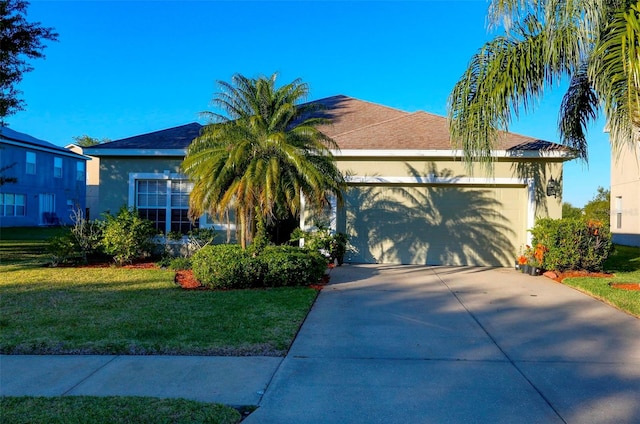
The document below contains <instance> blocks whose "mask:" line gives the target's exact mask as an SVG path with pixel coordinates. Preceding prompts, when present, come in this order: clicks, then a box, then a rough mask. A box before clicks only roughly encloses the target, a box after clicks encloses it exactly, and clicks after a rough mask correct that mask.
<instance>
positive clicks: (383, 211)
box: [339, 185, 526, 265]
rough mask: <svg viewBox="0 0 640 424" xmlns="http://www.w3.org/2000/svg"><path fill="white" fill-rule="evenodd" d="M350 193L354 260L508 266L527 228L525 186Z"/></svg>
mask: <svg viewBox="0 0 640 424" xmlns="http://www.w3.org/2000/svg"><path fill="white" fill-rule="evenodd" d="M346 197H347V199H346V203H345V210H344V214H343V215H342V216H343V220H344V223H343V226H344V228H345V229H346V230H347V232H348V233H349V235H350V241H351V244H352V245H354V246H355V247H356V249H357V252H352V253H351V254H350V255H348V256H347V260H348V261H351V262H365V263H376V262H377V263H404V264H429V265H508V264H511V263H512V261H513V258H514V255H515V251H516V246H518V245H519V244H520V243H521V242H522V240H524V234H525V231H526V229H525V228H524V227H525V224H524V222H525V216H524V214H523V212H522V211H523V210H525V211H526V189H525V188H524V187H509V188H491V187H487V188H482V187H458V186H456V187H452V186H404V187H398V186H377V185H376V186H373V185H371V186H354V187H351V188H350V190H349V191H348V193H347V196H346ZM339 229H340V228H339Z"/></svg>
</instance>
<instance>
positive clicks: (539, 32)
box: [448, 0, 640, 164]
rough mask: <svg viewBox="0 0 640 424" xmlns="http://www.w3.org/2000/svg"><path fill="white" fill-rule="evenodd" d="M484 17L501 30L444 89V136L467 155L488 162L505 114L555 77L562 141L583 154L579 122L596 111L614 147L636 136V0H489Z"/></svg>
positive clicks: (639, 69)
mask: <svg viewBox="0 0 640 424" xmlns="http://www.w3.org/2000/svg"><path fill="white" fill-rule="evenodd" d="M489 21H490V23H491V25H492V26H494V27H496V26H502V28H503V29H504V33H503V35H500V36H498V37H496V38H495V39H494V40H492V41H489V42H487V43H486V44H485V45H484V46H483V47H482V48H480V50H479V51H478V52H477V53H476V54H475V55H474V56H473V58H472V59H471V62H470V64H469V68H468V69H467V70H466V71H465V72H464V74H463V75H462V77H461V78H460V80H459V81H458V82H457V84H456V85H455V87H454V89H453V91H452V93H451V95H450V97H449V104H448V115H449V129H450V133H451V138H452V141H453V143H454V145H456V146H457V147H460V148H462V149H463V150H464V152H465V159H466V160H467V162H468V163H470V162H472V161H475V160H478V161H480V162H483V163H485V164H490V163H491V150H493V149H494V147H495V146H496V144H497V142H498V141H499V137H500V134H501V133H502V131H507V130H508V126H509V124H510V123H511V120H512V117H513V116H515V117H516V118H517V117H518V114H519V112H520V111H521V110H523V109H524V110H527V109H529V108H531V107H532V106H533V105H534V103H535V101H536V100H538V99H539V98H540V97H541V96H542V95H543V92H544V89H549V88H551V87H552V86H553V85H557V83H558V82H560V81H562V80H563V79H568V80H569V86H568V90H567V92H566V93H565V95H564V98H563V101H562V105H561V110H560V113H559V119H558V121H559V131H560V139H561V142H562V143H563V144H565V145H567V146H568V147H570V148H573V149H575V150H576V152H577V153H578V156H579V157H581V158H582V159H584V160H585V161H586V159H587V141H586V128H587V125H588V123H589V122H591V121H593V120H595V119H596V118H597V117H598V115H599V113H604V116H605V117H606V119H607V126H608V129H609V132H610V139H611V145H612V148H613V151H614V152H615V153H618V152H619V151H620V149H621V148H622V147H624V146H626V145H629V144H631V145H635V144H636V143H638V142H639V137H638V131H637V128H638V127H640V97H639V91H640V2H638V1H637V0H636V1H628V0H626V1H625V0H529V1H527V0H493V1H492V2H491V4H490V6H489Z"/></svg>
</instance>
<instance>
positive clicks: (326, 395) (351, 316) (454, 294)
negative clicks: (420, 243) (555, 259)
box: [244, 265, 640, 424]
mask: <svg viewBox="0 0 640 424" xmlns="http://www.w3.org/2000/svg"><path fill="white" fill-rule="evenodd" d="M331 282H332V284H330V285H329V286H327V287H326V288H325V289H324V290H323V291H322V292H321V293H320V296H319V298H318V300H317V302H316V303H315V305H314V307H313V309H312V311H311V313H310V315H309V316H308V318H307V320H306V322H305V323H304V325H303V326H302V328H301V331H300V333H299V335H298V337H297V338H296V340H295V342H294V344H293V346H292V348H291V351H290V352H289V355H288V356H287V357H286V358H285V359H284V360H283V362H282V364H281V365H280V367H279V368H278V370H277V371H276V373H275V374H274V376H273V378H272V380H271V382H270V384H269V386H268V388H267V390H266V393H265V395H264V397H263V398H262V400H261V402H260V407H259V408H258V410H256V411H255V412H254V413H253V414H251V415H250V416H249V417H248V418H247V420H246V421H244V422H245V423H247V424H250V423H279V424H281V423H446V422H453V423H461V422H464V423H476V422H477V423H564V422H566V423H640V320H638V319H636V318H634V317H632V316H630V315H627V314H625V313H623V312H620V311H618V310H616V309H615V308H612V307H610V306H608V305H605V304H603V303H602V302H599V301H597V300H594V299H592V298H590V297H588V296H586V295H583V294H581V293H579V292H577V291H575V290H573V289H571V288H568V287H566V286H563V285H561V284H558V283H555V282H554V281H552V280H549V279H547V278H545V277H530V276H526V275H522V274H519V273H517V272H515V271H513V270H510V269H484V268H460V267H457V268H448V267H422V266H392V265H389V266H380V265H345V266H343V267H340V268H336V269H334V270H333V271H332V275H331Z"/></svg>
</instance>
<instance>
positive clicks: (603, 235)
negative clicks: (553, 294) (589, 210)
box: [531, 218, 612, 271]
mask: <svg viewBox="0 0 640 424" xmlns="http://www.w3.org/2000/svg"><path fill="white" fill-rule="evenodd" d="M531 233H532V234H533V245H534V246H538V245H542V246H544V248H545V250H546V251H545V254H544V257H543V260H542V268H544V269H549V270H556V271H566V270H586V271H602V268H603V265H604V261H605V260H606V259H607V257H608V256H609V253H610V252H611V248H612V244H611V233H610V232H609V229H608V228H607V227H606V226H605V225H603V224H602V223H600V222H598V221H594V220H585V219H581V218H563V219H551V218H542V219H539V220H538V221H537V222H536V225H535V226H534V228H533V230H531Z"/></svg>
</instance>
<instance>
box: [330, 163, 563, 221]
mask: <svg viewBox="0 0 640 424" xmlns="http://www.w3.org/2000/svg"><path fill="white" fill-rule="evenodd" d="M337 164H338V167H339V169H340V170H341V171H342V172H343V173H344V174H345V175H352V176H369V177H374V176H385V177H390V176H392V177H410V176H412V175H419V176H428V175H430V174H433V175H436V176H439V177H443V178H450V179H452V180H456V179H457V180H459V179H464V178H474V179H490V178H495V179H496V180H497V181H499V179H502V178H509V179H522V180H529V179H532V180H533V184H534V189H535V200H536V213H535V215H536V218H542V217H551V218H561V217H562V196H561V195H560V196H558V197H556V198H554V197H548V196H547V195H546V187H547V183H548V181H549V179H550V178H553V179H554V180H559V181H560V182H562V162H561V161H559V160H556V161H550V160H544V161H543V160H540V159H529V160H499V161H496V162H495V163H494V164H493V173H490V172H488V171H487V170H485V169H483V168H482V167H479V166H477V167H475V169H473V170H472V172H468V171H467V169H466V166H465V164H464V162H462V161H461V160H459V159H456V160H454V159H442V158H428V157H425V158H420V159H415V158H375V159H373V160H372V159H371V158H348V157H346V158H345V157H339V158H338V160H337Z"/></svg>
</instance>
